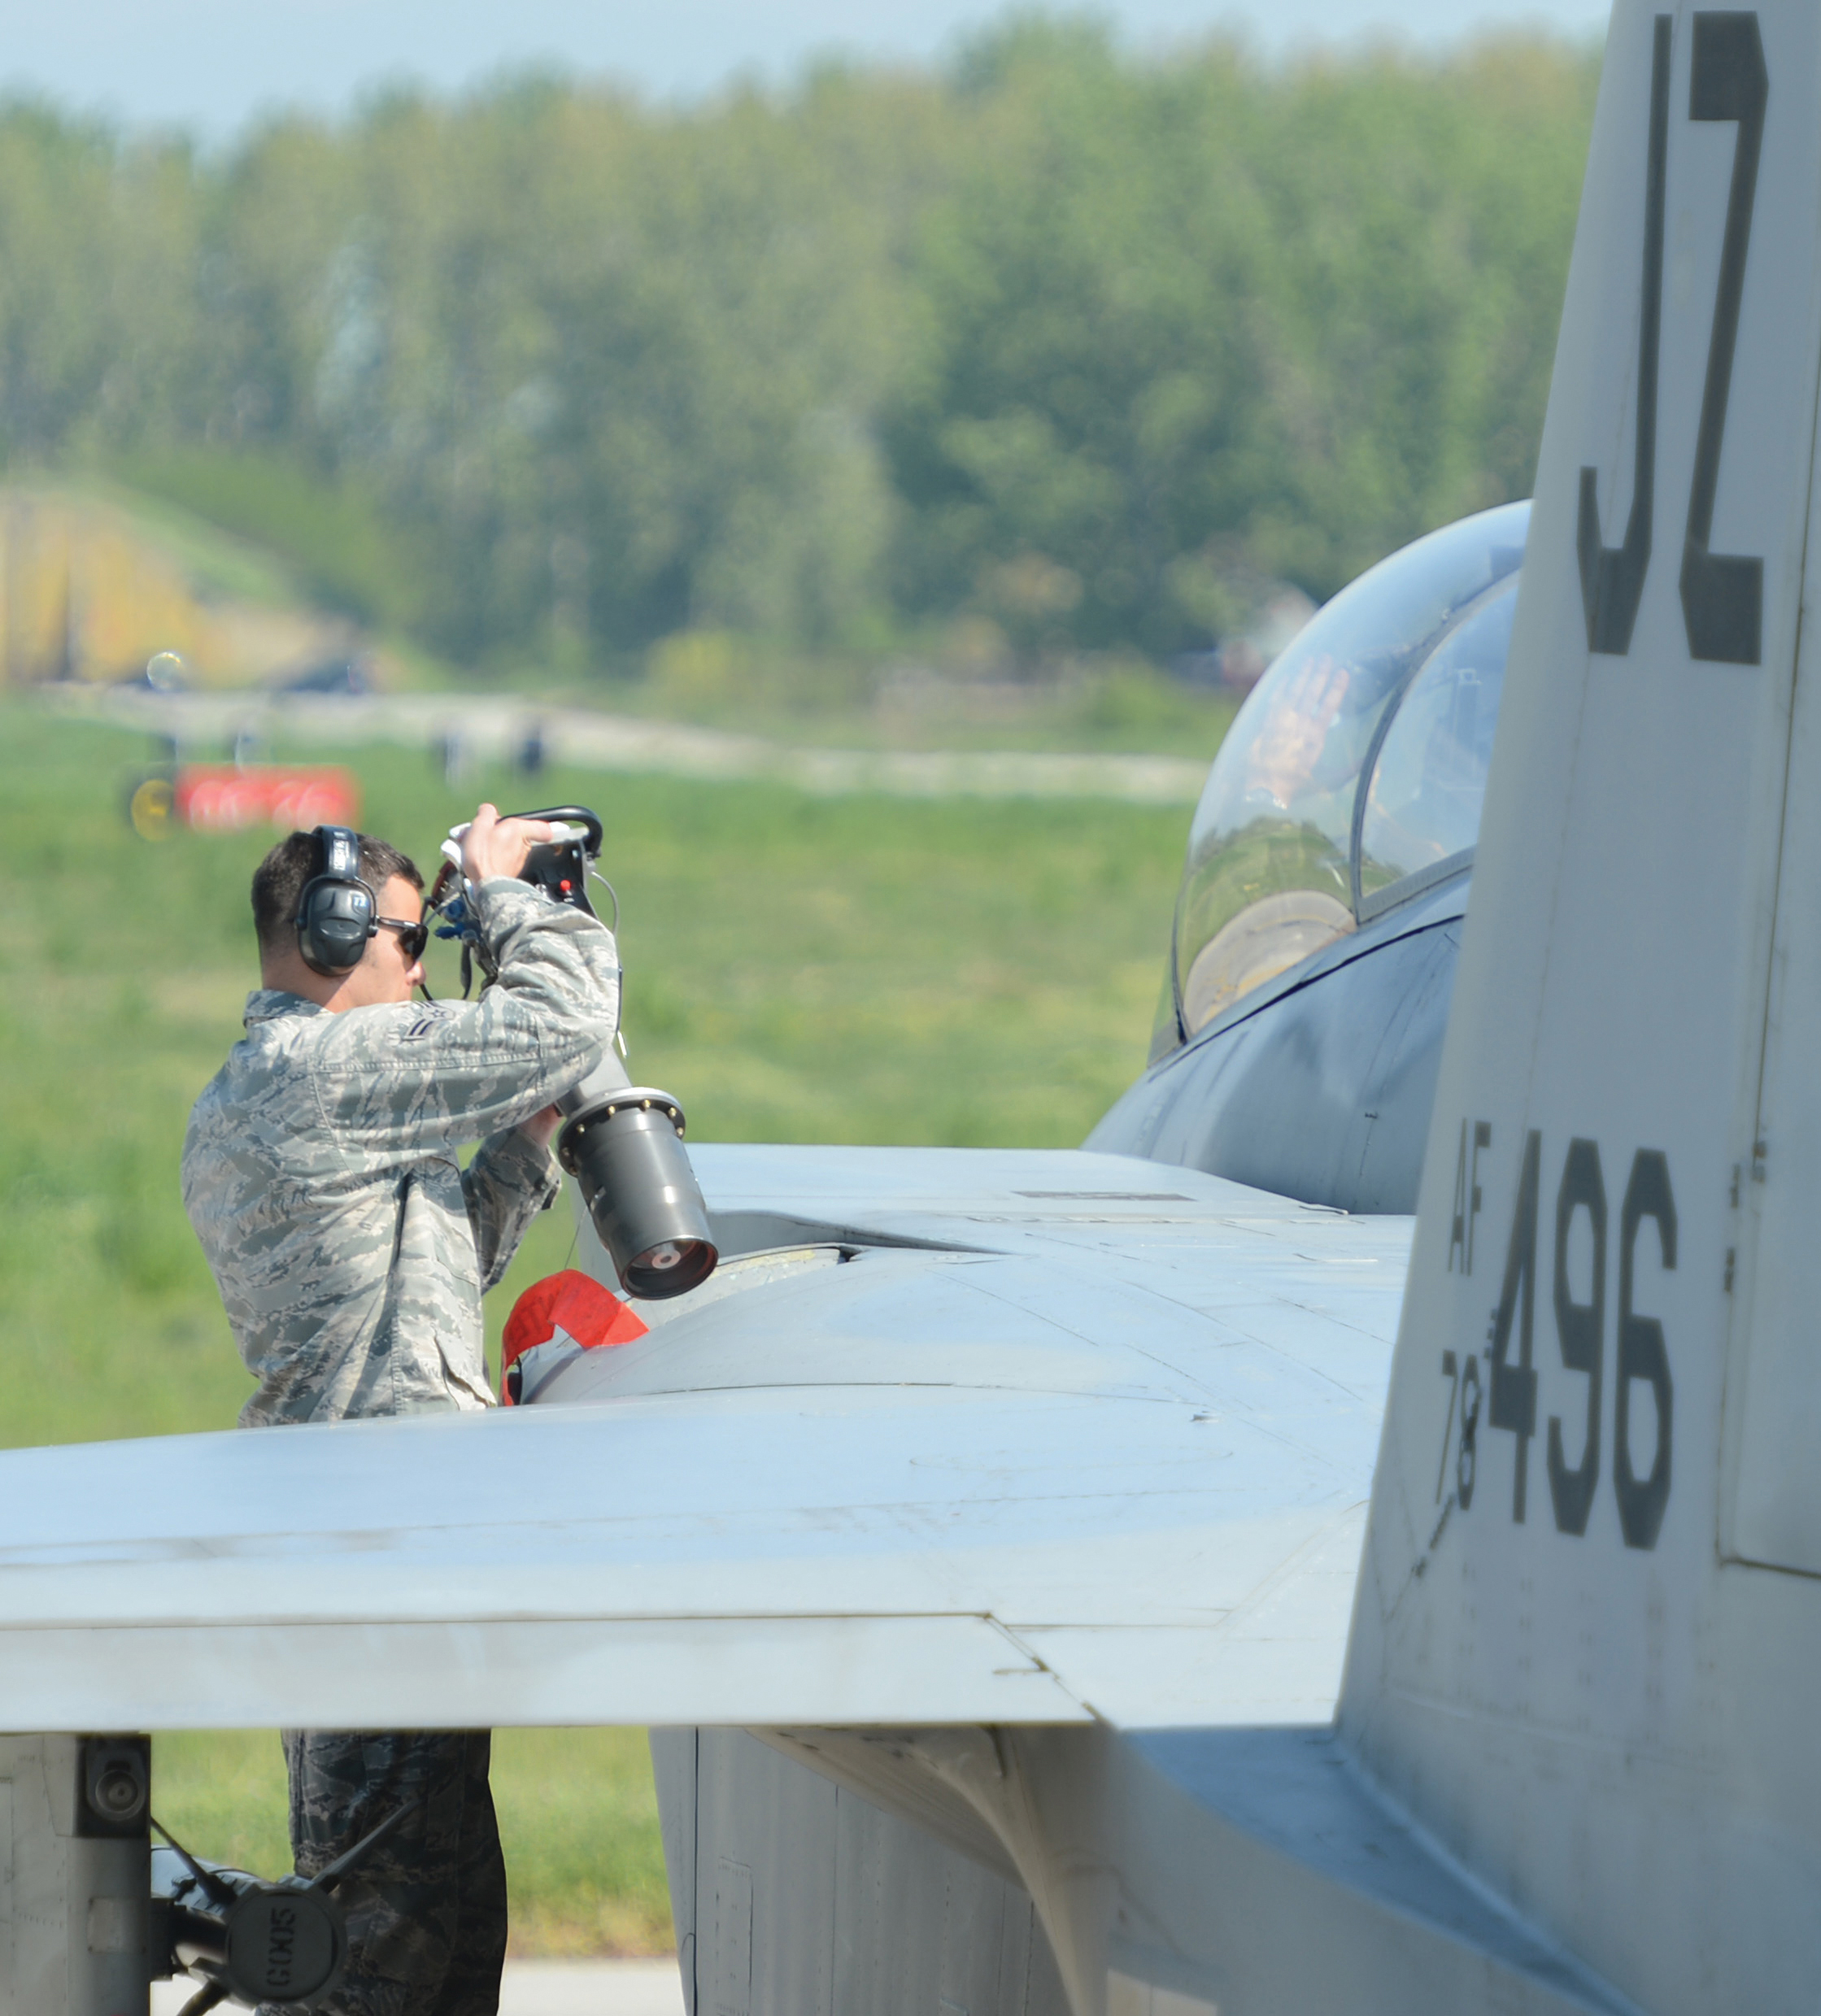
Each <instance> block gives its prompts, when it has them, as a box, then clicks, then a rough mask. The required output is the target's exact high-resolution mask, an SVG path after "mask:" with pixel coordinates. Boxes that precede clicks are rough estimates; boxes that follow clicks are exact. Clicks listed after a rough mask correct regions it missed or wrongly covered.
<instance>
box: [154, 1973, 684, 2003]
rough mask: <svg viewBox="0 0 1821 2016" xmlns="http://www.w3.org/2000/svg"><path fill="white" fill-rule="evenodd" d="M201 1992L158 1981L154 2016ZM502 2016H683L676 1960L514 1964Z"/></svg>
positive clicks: (502, 1996)
mask: <svg viewBox="0 0 1821 2016" xmlns="http://www.w3.org/2000/svg"><path fill="white" fill-rule="evenodd" d="M196 1988H197V1983H195V1982H194V1981H190V1980H187V1979H182V1980H176V1981H155V1982H154V1983H153V1984H152V2010H151V2016H177V2011H178V2010H179V2009H181V2008H182V2007H183V2005H184V2004H185V2002H186V2001H188V2000H189V1999H190V1996H192V1995H193V1994H194V1992H196ZM499 2016H683V1992H682V1984H681V1983H680V1982H679V1981H678V1979H677V1963H676V1962H675V1961H674V1960H512V1961H508V1962H507V1963H506V1979H505V1982H504V1983H503V1986H502V1988H501V1990H500V1996H499Z"/></svg>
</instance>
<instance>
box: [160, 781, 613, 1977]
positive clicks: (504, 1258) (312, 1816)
mask: <svg viewBox="0 0 1821 2016" xmlns="http://www.w3.org/2000/svg"><path fill="white" fill-rule="evenodd" d="M547 830H548V829H547V828H540V827H537V826H535V825H527V824H525V822H521V821H506V822H501V821H499V820H498V817H497V815H496V814H495V813H494V811H493V808H491V807H490V806H483V807H482V808H481V811H480V812H479V813H477V816H476V818H475V821H474V823H473V826H471V828H470V829H469V833H468V839H467V842H466V844H465V847H464V857H465V858H464V868H465V869H466V870H467V873H468V878H469V890H470V900H471V902H472V903H473V908H474V909H475V912H476V913H477V917H478V921H479V924H480V927H481V933H482V934H483V936H484V938H485V939H486V945H487V949H488V951H489V953H490V963H491V964H494V966H495V967H496V969H497V972H498V978H497V979H496V981H495V982H494V984H493V985H492V986H490V987H489V988H488V989H487V990H486V992H485V993H484V994H483V995H481V998H480V999H479V1000H477V1001H475V1002H473V1003H461V1004H414V1003H413V1002H412V999H411V996H412V990H413V988H414V987H415V986H416V985H417V984H418V983H419V982H420V981H421V980H422V978H423V970H422V968H421V966H420V964H418V960H417V956H416V954H417V951H418V950H419V947H417V946H416V945H414V944H413V943H412V938H411V925H412V923H413V922H414V921H416V918H417V917H418V914H419V911H420V908H421V902H422V899H421V890H422V886H423V885H422V881H421V878H420V877H419V876H418V874H417V872H416V869H414V868H413V867H412V864H411V863H410V862H409V861H408V860H406V859H405V857H404V856H403V855H400V854H399V853H398V852H397V851H395V850H394V849H393V848H391V847H387V846H386V844H385V843H383V842H377V841H373V840H371V839H369V838H366V837H365V836H363V837H362V839H361V843H360V847H361V873H362V877H363V879H364V880H368V881H370V882H372V885H373V886H374V889H375V892H376V895H377V898H378V902H377V910H378V912H379V913H380V916H381V920H382V921H386V920H387V919H388V918H389V919H390V923H389V925H388V928H387V929H386V930H381V931H380V932H379V933H378V934H377V935H376V936H375V937H373V938H372V939H370V940H369V941H368V944H367V948H366V954H365V956H364V958H363V960H362V961H361V963H360V964H359V966H357V967H355V968H354V969H352V971H351V972H350V973H347V974H346V975H345V976H324V975H321V974H320V973H317V972H316V971H315V970H314V969H311V968H309V967H307V966H306V965H305V964H304V963H303V960H302V958H301V956H300V954H299V952H298V943H297V938H296V933H295V918H296V915H297V908H298V900H299V899H300V898H301V895H302V891H303V886H304V883H305V882H307V880H308V879H309V877H311V875H312V874H314V873H316V866H317V862H318V859H319V853H318V843H317V842H316V839H315V838H314V837H313V836H311V835H307V834H293V835H292V836H291V837H290V839H289V840H287V841H284V842H281V843H280V845H279V846H278V847H275V848H274V849H273V850H272V853H271V854H269V855H268V856H267V858H266V860H265V862H264V864H262V866H261V868H260V869H259V873H258V874H257V875H256V876H255V878H254V892H253V893H254V913H255V921H256V922H257V924H258V925H259V938H260V963H261V968H262V978H263V979H264V982H265V983H266V984H265V985H264V986H262V987H261V988H259V990H258V991H255V993H253V994H252V995H250V996H249V997H248V1000H247V1004H246V1036H245V1038H243V1039H242V1041H241V1042H240V1043H237V1044H236V1045H235V1046H234V1048H233V1051H232V1052H230V1053H229V1058H228V1061H227V1063H226V1064H225V1065H224V1066H223V1068H222V1069H221V1070H220V1072H219V1073H217V1074H216V1078H214V1080H213V1081H212V1082H211V1084H210V1085H209V1086H208V1087H207V1090H206V1091H204V1092H203V1095H202V1097H201V1098H200V1099H198V1100H197V1102H196V1106H195V1110H194V1113H192V1114H191V1116H190V1130H189V1133H188V1135H187V1136H186V1138H185V1143H184V1155H183V1193H184V1203H185V1208H187V1210H188V1211H189V1213H190V1222H191V1223H192V1224H193V1225H194V1226H195V1228H196V1231H197V1234H198V1238H200V1239H201V1240H202V1243H203V1251H204V1252H205V1253H206V1254H207V1257H208V1261H209V1265H210V1266H211V1269H213V1270H214V1274H215V1278H216V1282H217V1283H218V1284H219V1286H220V1290H221V1298H222V1301H223V1303H224V1305H225V1307H226V1309H227V1312H228V1319H229V1324H230V1325H231V1326H232V1327H233V1333H234V1339H235V1342H236V1343H237V1345H238V1346H239V1348H240V1352H241V1356H242V1358H243V1359H244V1360H245V1361H246V1366H247V1369H248V1370H249V1371H250V1372H251V1373H252V1374H253V1375H254V1377H255V1379H257V1381H258V1382H259V1385H258V1389H257V1391H255V1394H254V1395H253V1396H252V1398H251V1399H250V1400H248V1401H247V1403H246V1406H245V1407H244V1408H243V1409H242V1412H241V1422H242V1426H249V1427H251V1426H270V1425H279V1424H286V1423H296V1422H316V1421H335V1420H338V1419H341V1418H342V1417H347V1416H365V1415H374V1414H398V1413H425V1412H432V1411H436V1410H439V1409H464V1408H480V1407H486V1406H487V1405H489V1404H490V1394H489V1392H488V1389H487V1380H486V1363H485V1360H484V1357H483V1355H482V1330H481V1294H482V1291H484V1290H485V1289H486V1288H490V1287H492V1286H493V1285H494V1282H497V1281H498V1280H499V1278H500V1276H501V1275H502V1274H503V1273H504V1272H505V1269H506V1267H507V1265H508V1262H509V1261H511V1259H512V1254H513V1252H515V1251H516V1248H517V1246H518V1243H519V1241H520V1239H521V1238H522V1236H523V1235H524V1233H525V1228H526V1226H528V1225H529V1222H530V1221H531V1218H532V1217H533V1215H534V1213H537V1212H538V1211H539V1210H540V1209H542V1208H544V1207H545V1206H547V1204H549V1203H550V1202H551V1199H552V1198H553V1197H554V1195H555V1191H556V1189H557V1183H558V1179H557V1176H556V1172H555V1166H554V1165H553V1163H552V1161H551V1155H550V1150H549V1140H550V1136H551V1132H552V1130H553V1128H554V1125H555V1114H554V1112H553V1111H551V1102H552V1101H553V1100H554V1099H556V1098H558V1097H560V1095H562V1094H563V1093H564V1092H565V1091H568V1090H569V1088H570V1087H571V1086H574V1085H576V1084H577V1083H578V1082H580V1081H581V1080H582V1078H584V1077H586V1074H587V1073H588V1072H589V1071H590V1070H591V1069H593V1068H594V1066H595V1064H596V1063H598V1062H599V1059H600V1057H601V1056H602V1055H603V1052H604V1051H605V1049H606V1047H607V1045H608V1043H609V1042H611V1041H612V1037H613V1034H614V1031H615V1029H616V1025H617V1022H618V1017H619V986H620V974H619V960H618V956H617V953H616V949H615V947H614V943H613V938H612V933H611V932H609V931H608V930H607V929H606V928H605V927H604V926H603V925H601V924H600V923H599V922H598V921H595V919H593V918H590V917H586V916H585V915H583V914H582V912H578V911H576V910H573V909H570V908H567V907H566V906H564V905H560V904H558V903H553V902H551V900H550V899H548V898H547V897H546V896H545V895H543V893H542V891H541V890H537V889H534V887H532V886H530V885H529V884H527V883H525V882H521V881H519V880H517V879H516V875H517V872H518V869H520V868H521V867H522V866H523V864H524V860H525V854H526V851H528V849H529V847H530V845H531V844H532V843H534V841H535V840H537V839H538V838H544V837H546V835H547ZM482 1137H484V1138H483V1139H481V1147H480V1148H479V1150H478V1151H477V1153H476V1154H475V1156H474V1157H473V1160H472V1161H471V1162H470V1164H469V1165H468V1168H467V1169H462V1168H461V1167H460V1165H459V1164H458V1162H457V1160H456V1159H455V1154H456V1150H457V1148H458V1147H460V1145H461V1144H462V1143H465V1142H468V1141H473V1140H474V1139H477V1138H482ZM284 1742H285V1761H286V1764H287V1766H288V1768H289V1771H290V1787H291V1805H290V1829H291V1845H292V1851H293V1853H294V1856H295V1857H296V1861H297V1866H298V1870H300V1871H302V1872H303V1874H307V1875H309V1874H315V1873H316V1871H317V1870H320V1869H322V1868H324V1867H325V1866H327V1865H328V1864H329V1862H331V1861H333V1860H334V1859H335V1858H336V1857H338V1855H341V1854H342V1853H345V1852H346V1849H347V1848H351V1846H352V1845H353V1844H354V1843H355V1841H357V1840H359V1839H360V1837H361V1836H362V1835H364V1834H366V1833H368V1832H369V1831H371V1830H372V1828H373V1827H377V1825H378V1824H379V1823H380V1822H381V1821H382V1820H384V1819H386V1818H388V1816H389V1815H390V1814H392V1813H393V1812H394V1811H396V1810H397V1809H399V1806H400V1805H407V1806H408V1808H409V1816H408V1817H407V1819H406V1820H405V1821H404V1822H403V1823H402V1825H401V1827H400V1828H399V1831H397V1832H396V1833H394V1835H391V1836H390V1837H389V1839H388V1840H386V1842H385V1843H384V1844H382V1846H381V1848H380V1849H379V1850H378V1851H377V1856H376V1858H375V1860H374V1861H373V1862H372V1864H371V1865H370V1866H368V1867H366V1868H364V1869H363V1870H361V1871H360V1872H359V1874H357V1875H356V1876H355V1877H352V1878H351V1879H349V1881H348V1882H347V1883H346V1885H345V1886H344V1888H343V1889H342V1893H341V1894H342V1901H343V1903H344V1905H346V1908H347V1910H348V1913H349V1923H350V1931H351V1954H350V1960H349V1965H348V1968H347V1971H346V1975H345V1977H344V1979H343V1981H342V1984H341V1985H340V1987H339V1988H338V1989H337V1990H336V1991H335V1992H334V1994H333V1996H332V1997H331V1998H330V1999H329V2001H327V2002H326V2003H325V2004H323V2005H321V2006H322V2009H323V2010H324V2012H325V2016H490V2012H491V2011H493V2010H494V2009H496V2007H497V2005H498V1997H499V1971H500V1966H501V1964H502V1962H503V1958H504V1955H505V1947H506V1879H505V1868H504V1865H503V1861H502V1860H501V1857H500V1853H499V1831H498V1828H497V1826H496V1824H495V1822H494V1810H493V1801H492V1796H491V1794H490V1792H489V1790H488V1787H487V1760H488V1746H489V1743H490V1738H489V1736H488V1735H487V1734H486V1732H485V1731H458V1732H455V1733H446V1732H392V1733H386V1732H370V1731H356V1732H352V1733H345V1732H339V1731H316V1730H310V1731H286V1732H285V1738H284Z"/></svg>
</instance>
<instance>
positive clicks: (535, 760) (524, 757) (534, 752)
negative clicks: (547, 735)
mask: <svg viewBox="0 0 1821 2016" xmlns="http://www.w3.org/2000/svg"><path fill="white" fill-rule="evenodd" d="M548 756H549V751H548V750H547V748H546V747H545V744H544V725H543V723H542V721H534V722H533V723H532V724H531V725H530V726H529V728H528V729H525V738H524V740H523V741H522V742H520V744H519V746H518V769H519V773H520V774H521V776H524V777H542V775H543V773H544V764H545V763H546V762H547V760H548Z"/></svg>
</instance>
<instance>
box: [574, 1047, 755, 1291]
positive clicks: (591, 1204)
mask: <svg viewBox="0 0 1821 2016" xmlns="http://www.w3.org/2000/svg"><path fill="white" fill-rule="evenodd" d="M556 1104H557V1108H558V1110H559V1111H560V1113H562V1114H563V1116H564V1126H563V1130H562V1132H561V1133H560V1134H559V1135H558V1137H557V1141H556V1157H557V1160H559V1161H560V1163H561V1164H562V1165H563V1167H564V1169H567V1170H568V1171H569V1173H570V1174H571V1175H572V1176H573V1177H574V1178H575V1179H576V1181H577V1182H578V1183H579V1184H580V1185H581V1187H582V1201H583V1202H584V1203H585V1204H586V1205H587V1207H588V1215H589V1216H590V1217H591V1218H592V1219H593V1220H594V1221H595V1232H596V1234H598V1236H599V1239H600V1243H601V1244H602V1245H603V1247H605V1248H606V1249H607V1251H608V1254H609V1255H610V1256H612V1261H613V1269H614V1272H615V1273H616V1274H617V1275H618V1276H619V1278H620V1282H621V1287H624V1288H625V1291H626V1292H627V1293H628V1294H629V1295H638V1296H640V1297H642V1298H643V1299H645V1300H653V1301H656V1300H663V1299H664V1298H665V1297H667V1296H669V1295H683V1294H686V1293H687V1291H689V1290H690V1289H691V1288H693V1287H697V1286H698V1285H699V1283H700V1282H704V1281H706V1280H707V1279H708V1276H709V1275H710V1274H712V1273H713V1272H714V1269H715V1263H716V1261H717V1260H718V1259H719V1258H720V1256H719V1254H718V1253H717V1252H716V1250H715V1244H714V1238H713V1234H712V1233H711V1232H710V1230H709V1229H708V1206H707V1205H706V1204H704V1202H703V1199H702V1191H701V1189H700V1187H699V1185H698V1184H697V1182H696V1181H695V1170H694V1169H691V1168H690V1165H689V1154H688V1152H687V1150H686V1148H685V1147H683V1139H682V1135H683V1111H682V1107H680V1106H679V1105H678V1104H677V1102H676V1100H675V1099H673V1098H672V1097H671V1096H670V1095H669V1093H668V1092H660V1091H658V1090H657V1089H656V1087H655V1086H638V1085H634V1083H633V1082H632V1081H631V1080H630V1078H628V1077H627V1076H626V1073H625V1068H624V1066H623V1065H621V1061H620V1058H619V1054H618V1052H616V1051H615V1050H613V1049H612V1048H611V1047H610V1048H609V1049H608V1052H607V1054H606V1056H603V1058H602V1060H601V1061H600V1062H599V1064H598V1065H596V1066H595V1069H593V1070H592V1071H590V1073H589V1074H588V1076H587V1077H586V1078H584V1079H583V1080H582V1083H581V1084H580V1085H578V1086H576V1088H575V1090H574V1091H572V1092H568V1093H565V1094H564V1096H563V1097H562V1098H561V1099H559V1100H558V1101H557V1102H556Z"/></svg>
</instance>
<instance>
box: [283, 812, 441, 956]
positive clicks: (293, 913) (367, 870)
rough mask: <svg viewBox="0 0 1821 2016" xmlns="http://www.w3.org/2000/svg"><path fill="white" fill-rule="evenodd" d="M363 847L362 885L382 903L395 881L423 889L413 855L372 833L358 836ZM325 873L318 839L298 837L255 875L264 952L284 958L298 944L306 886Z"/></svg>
mask: <svg viewBox="0 0 1821 2016" xmlns="http://www.w3.org/2000/svg"><path fill="white" fill-rule="evenodd" d="M357 838H359V842H360V879H361V880H362V881H363V882H365V883H366V884H367V885H368V886H369V887H370V888H371V889H372V892H373V894H374V895H375V896H376V897H377V895H379V893H380V891H381V890H382V889H384V888H385V886H386V884H387V883H388V882H390V881H391V880H392V878H393V877H394V876H395V875H396V876H401V877H403V879H404V880H405V881H406V882H409V883H410V884H411V886H412V888H413V889H421V888H422V887H423V886H424V877H422V876H421V875H420V874H419V873H418V872H417V869H416V865H415V864H414V863H413V862H412V859H411V857H410V856H409V855H407V854H401V853H400V852H399V850H398V849H397V848H396V847H393V846H392V845H390V843H388V842H386V841H385V840H376V839H375V838H373V836H372V834H370V833H363V834H359V835H358V836H357ZM320 873H322V849H321V847H320V846H318V844H317V843H316V835H315V834H313V833H294V834H290V835H288V836H287V837H286V838H285V839H282V840H281V841H280V842H279V843H278V844H277V847H274V848H273V849H272V851H271V852H270V853H269V854H268V855H267V856H266V857H265V859H264V860H263V861H261V862H260V864H259V866H258V867H257V868H256V869H254V871H253V925H254V929H255V930H257V931H258V933H259V950H260V951H262V952H280V951H284V949H285V947H286V946H289V945H294V944H296V943H297V937H296V933H295V929H294V927H295V925H296V923H297V912H298V904H299V903H301V902H302V901H303V890H304V887H305V885H306V884H307V883H309V882H313V881H314V880H315V879H316V877H317V876H318V875H320Z"/></svg>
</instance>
